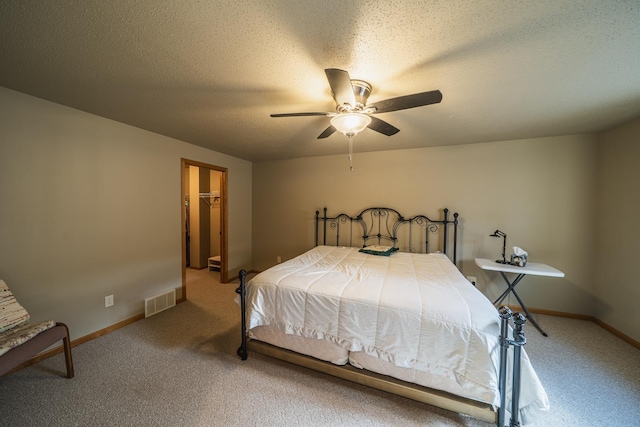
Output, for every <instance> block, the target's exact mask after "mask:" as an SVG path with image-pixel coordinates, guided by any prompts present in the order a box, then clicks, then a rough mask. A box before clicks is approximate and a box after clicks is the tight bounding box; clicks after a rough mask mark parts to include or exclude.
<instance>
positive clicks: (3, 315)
mask: <svg viewBox="0 0 640 427" xmlns="http://www.w3.org/2000/svg"><path fill="white" fill-rule="evenodd" d="M27 321H29V313H27V310H25V309H24V308H23V307H22V306H21V305H20V304H19V303H18V301H16V298H15V297H14V296H13V294H12V293H11V291H10V290H9V287H8V286H7V284H6V283H5V282H4V280H0V332H4V331H6V330H7V329H11V328H14V327H16V326H18V325H21V324H23V323H26V322H27Z"/></svg>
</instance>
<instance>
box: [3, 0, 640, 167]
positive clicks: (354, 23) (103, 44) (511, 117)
mask: <svg viewBox="0 0 640 427" xmlns="http://www.w3.org/2000/svg"><path fill="white" fill-rule="evenodd" d="M0 58H1V62H0V86H5V87H7V88H10V89H14V90H17V91H20V92H23V93H27V94H30V95H34V96H37V97H40V98H43V99H47V100H50V101H54V102H57V103H60V104H63V105H68V106H70V107H74V108H77V109H80V110H83V111H87V112H90V113H94V114H97V115H100V116H103V117H107V118H110V119H113V120H117V121H119V122H123V123H128V124H131V125H133V126H137V127H140V128H143V129H148V130H150V131H154V132H157V133H160V134H163V135H167V136H170V137H174V138H177V139H180V140H183V141H187V142H190V143H193V144H196V145H200V146H203V147H208V148H211V149H213V150H216V151H219V152H222V153H226V154H230V155H233V156H237V157H240V158H243V159H247V160H252V161H258V160H270V159H284V158H295V157H306V156H318V155H327V154H339V153H340V154H342V153H346V150H347V139H346V137H345V136H343V135H341V134H339V133H335V134H334V135H332V136H331V137H329V138H327V139H322V140H318V139H316V137H317V136H318V135H319V134H320V133H321V132H322V131H323V130H324V129H325V128H326V127H327V126H328V124H329V123H328V120H329V119H328V118H326V117H290V118H271V117H269V114H271V113H290V112H302V111H334V109H335V104H334V102H333V99H332V97H331V92H330V89H329V86H328V83H327V81H326V77H325V75H324V69H325V68H341V69H345V70H348V71H349V73H350V75H351V78H358V79H363V80H366V81H368V82H369V83H371V84H372V85H373V93H372V94H371V96H370V98H369V102H370V103H371V102H375V101H378V100H381V99H385V98H391V97H396V96H401V95H407V94H411V93H415V92H423V91H429V90H434V89H439V90H440V91H442V93H443V100H442V103H440V104H436V105H430V106H425V107H419V108H415V109H411V110H403V111H396V112H391V113H385V114H381V115H379V116H378V117H379V118H381V119H383V120H386V121H388V122H389V123H391V124H393V125H394V126H396V127H398V128H399V129H400V130H401V132H400V133H398V134H397V135H394V136H391V137H386V136H383V135H381V134H378V133H376V132H374V131H371V130H365V131H364V132H363V133H361V134H359V135H358V136H356V138H355V140H354V151H356V152H358V151H360V152H362V151H379V150H389V149H402V148H413V147H426V146H439V145H450V144H468V143H476V142H485V141H499V140H511V139H521V138H533V137H542V136H552V135H565V134H575V133H585V132H597V131H602V130H606V129H609V128H611V127H613V126H615V125H618V124H620V123H623V122H626V121H629V120H631V119H633V118H636V117H639V116H640V2H639V1H638V0H630V1H622V0H618V1H616V0H607V1H602V0H591V1H589V0H584V1H577V0H576V1H571V0H551V1H546V0H538V1H511V0H508V1H498V0H484V1H472V0H444V1H425V0H415V1H398V0H381V1H364V0H362V1H346V0H323V1H300V0H290V1H278V0H262V1H259V0H234V1H212V0H179V1H178V0H148V1H131V0H108V1H105V0H83V1H78V0H47V1H43V0H2V1H1V2H0Z"/></svg>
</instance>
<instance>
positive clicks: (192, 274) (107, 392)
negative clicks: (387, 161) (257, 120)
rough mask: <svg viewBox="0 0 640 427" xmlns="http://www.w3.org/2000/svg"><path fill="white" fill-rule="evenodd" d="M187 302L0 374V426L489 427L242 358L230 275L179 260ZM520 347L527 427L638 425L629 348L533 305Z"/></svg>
mask: <svg viewBox="0 0 640 427" xmlns="http://www.w3.org/2000/svg"><path fill="white" fill-rule="evenodd" d="M188 273H189V274H188V283H187V286H188V293H187V294H188V301H187V302H184V303H182V304H179V305H178V306H176V307H174V308H172V309H170V310H167V311H165V312H163V313H160V314H158V315H156V316H153V317H150V318H148V319H144V320H141V321H139V322H136V323H134V324H131V325H129V326H127V327H125V328H122V329H120V330H117V331H115V332H113V333H110V334H108V335H104V336H102V337H100V338H98V339H96V340H93V341H90V342H88V343H85V344H82V345H80V346H77V347H74V349H73V357H74V363H75V371H76V377H75V378H73V379H71V380H69V379H66V378H64V377H63V376H62V375H63V374H64V360H63V357H62V355H57V356H55V357H52V358H50V359H48V360H45V361H43V362H41V363H39V364H38V365H35V366H32V367H29V368H27V369H24V370H22V371H20V372H17V373H15V374H13V375H10V376H7V377H5V378H2V379H0V396H2V397H1V398H0V425H2V426H76V425H77V426H241V425H242V426H396V425H403V426H413V425H416V426H417V425H423V426H424V425H427V426H483V427H484V426H489V425H490V424H488V423H484V422H481V421H478V420H475V419H471V418H469V417H466V416H463V415H460V414H455V413H451V412H448V411H444V410H440V409H437V408H433V407H431V406H428V405H425V404H422V403H418V402H413V401H411V400H408V399H404V398H401V397H397V396H393V395H389V394H387V393H385V392H381V391H377V390H373V389H370V388H368V387H365V386H360V385H357V384H353V383H350V382H347V381H343V380H339V379H336V378H332V377H330V376H327V375H324V374H320V373H317V372H314V371H310V370H307V369H304V368H300V367H296V366H293V365H289V364H286V363H284V362H280V361H277V360H273V359H270V358H268V357H265V356H261V355H258V354H252V355H250V357H249V359H248V360H247V361H244V362H243V361H241V360H240V359H239V358H238V357H237V356H236V354H235V351H236V348H237V346H238V344H239V339H240V336H239V334H240V332H239V309H238V306H237V305H236V304H235V303H234V302H233V298H234V297H235V293H234V290H235V288H236V287H237V284H220V283H219V282H218V277H219V274H218V273H216V272H209V271H207V270H200V271H195V270H189V271H188ZM537 318H538V320H539V323H540V324H541V325H542V326H543V328H545V329H546V330H547V332H548V333H549V337H548V338H544V337H542V336H541V335H540V334H538V333H537V331H536V330H535V329H534V328H526V329H525V330H526V332H527V339H528V343H527V345H526V347H525V348H526V350H527V352H528V354H529V357H530V358H531V360H532V362H533V365H534V367H535V368H536V370H537V372H538V375H539V376H540V379H541V381H542V384H543V385H544V386H545V388H546V390H547V393H548V394H549V398H550V401H551V414H550V415H549V417H548V418H547V419H545V420H544V423H539V424H538V426H581V427H582V426H612V425H620V426H638V425H640V350H638V349H635V348H633V347H632V346H630V345H628V344H626V343H625V342H623V341H621V340H619V339H618V338H616V337H615V336H613V335H611V334H609V333H608V332H606V331H604V330H603V329H602V328H600V327H598V326H597V325H595V324H593V323H591V322H585V321H579V320H572V319H564V318H557V317H550V316H537Z"/></svg>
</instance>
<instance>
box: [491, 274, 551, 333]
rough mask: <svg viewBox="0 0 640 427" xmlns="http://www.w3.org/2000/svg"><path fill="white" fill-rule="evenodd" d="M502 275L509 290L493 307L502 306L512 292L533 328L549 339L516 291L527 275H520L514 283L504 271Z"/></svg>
mask: <svg viewBox="0 0 640 427" xmlns="http://www.w3.org/2000/svg"><path fill="white" fill-rule="evenodd" d="M500 275H501V276H502V278H503V279H504V281H505V282H506V283H507V286H508V288H507V290H506V291H504V292H503V293H502V295H500V297H499V298H498V299H497V300H495V302H494V303H493V305H496V304H500V303H501V302H502V301H503V300H504V299H505V298H506V297H507V295H509V293H510V292H512V293H513V295H514V296H515V297H516V299H517V300H518V303H520V307H522V309H523V310H524V312H525V314H526V315H527V319H529V320H530V321H531V323H533V326H535V328H536V329H537V330H538V331H540V333H541V334H542V336H544V337H547V336H548V335H547V333H546V332H545V331H543V330H542V328H541V327H540V325H538V322H536V319H534V318H533V316H532V315H531V313H529V310H527V306H526V305H524V302H522V299H520V295H518V293H517V292H516V290H515V286H516V285H517V284H518V283H519V282H520V280H522V278H523V277H524V276H525V274H519V275H518V277H516V278H515V280H514V281H513V282H509V278H508V277H507V275H506V274H505V273H504V272H503V271H501V272H500Z"/></svg>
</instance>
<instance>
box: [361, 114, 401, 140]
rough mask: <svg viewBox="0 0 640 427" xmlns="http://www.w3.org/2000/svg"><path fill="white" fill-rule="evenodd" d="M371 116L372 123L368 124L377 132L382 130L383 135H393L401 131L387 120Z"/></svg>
mask: <svg viewBox="0 0 640 427" xmlns="http://www.w3.org/2000/svg"><path fill="white" fill-rule="evenodd" d="M369 117H371V123H369V126H367V127H368V128H369V129H371V130H375V131H376V132H380V133H381V134H383V135H387V136H391V135H395V134H396V133H398V132H400V129H398V128H397V127H395V126H393V125H391V124H389V123H387V122H385V121H384V120H380V119H379V118H377V117H372V116H369Z"/></svg>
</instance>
